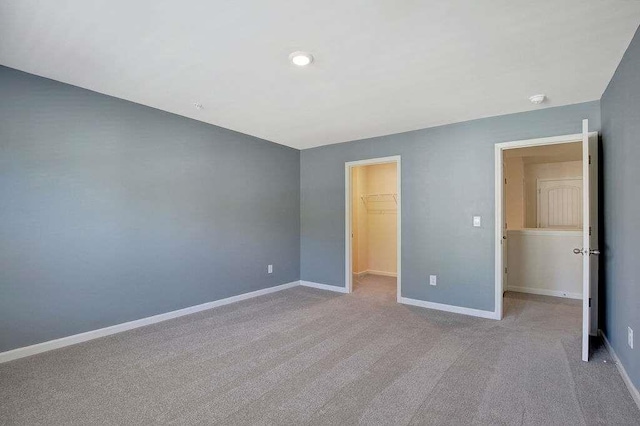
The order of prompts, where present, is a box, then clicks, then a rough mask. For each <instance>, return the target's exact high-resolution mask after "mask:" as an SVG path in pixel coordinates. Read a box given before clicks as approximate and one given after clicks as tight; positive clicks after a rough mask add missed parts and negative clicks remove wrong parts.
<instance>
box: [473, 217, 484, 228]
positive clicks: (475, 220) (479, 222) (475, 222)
mask: <svg viewBox="0 0 640 426" xmlns="http://www.w3.org/2000/svg"><path fill="white" fill-rule="evenodd" d="M481 226H482V218H481V217H480V216H474V217H473V227H474V228H480V227H481Z"/></svg>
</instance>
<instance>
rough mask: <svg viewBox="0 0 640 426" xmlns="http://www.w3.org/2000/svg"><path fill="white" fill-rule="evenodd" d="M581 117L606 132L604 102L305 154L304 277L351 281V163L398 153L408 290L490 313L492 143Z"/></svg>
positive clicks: (541, 133)
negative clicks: (433, 279) (347, 197)
mask: <svg viewBox="0 0 640 426" xmlns="http://www.w3.org/2000/svg"><path fill="white" fill-rule="evenodd" d="M523 102H526V99H525V100H524V101H523ZM583 118H588V119H589V120H590V126H591V130H600V104H599V102H598V101H594V102H589V103H584V104H577V105H571V106H566V107H559V108H548V109H542V110H538V111H533V112H527V113H519V114H512V115H505V116H500V117H493V118H487V119H481V120H474V121H469V122H464V123H458V124H452V125H448V126H442V127H434V128H429V129H425V130H419V131H414V132H408V133H402V134H396V135H391V136H385V137H378V138H373V139H367V140H361V141H354V142H349V143H343V144H336V145H330V146H324V147H319V148H313V149H308V150H303V151H302V153H301V156H300V162H301V165H300V174H301V226H302V228H301V255H300V259H301V279H302V280H307V281H314V282H318V283H323V284H329V285H334V286H342V287H343V286H344V285H345V283H344V253H345V243H344V209H345V205H344V163H345V162H346V161H354V160H362V159H366V158H374V157H383V156H388V155H396V154H397V155H401V156H402V203H403V204H402V296H404V297H409V298H414V299H420V300H426V301H431V302H437V303H445V304H450V305H457V306H464V307H469V308H475V309H482V310H488V311H493V310H494V295H495V290H494V288H495V285H494V144H495V143H497V142H505V141H512V140H519V139H529V138H538V137H545V136H557V135H563V134H571V133H580V132H581V125H582V119H583ZM473 215H481V216H482V228H473V227H472V216H473ZM430 274H436V275H438V285H437V286H436V287H432V286H429V285H428V276H429V275H430Z"/></svg>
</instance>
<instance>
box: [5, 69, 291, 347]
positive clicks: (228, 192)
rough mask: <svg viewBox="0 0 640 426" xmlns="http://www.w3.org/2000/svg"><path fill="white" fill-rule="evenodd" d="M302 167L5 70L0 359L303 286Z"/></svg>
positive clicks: (275, 150)
mask: <svg viewBox="0 0 640 426" xmlns="http://www.w3.org/2000/svg"><path fill="white" fill-rule="evenodd" d="M299 158H300V154H299V151H297V150H295V149H291V148H287V147H284V146H280V145H276V144H273V143H270V142H267V141H264V140H259V139H256V138H253V137H250V136H246V135H242V134H239V133H235V132H232V131H229V130H225V129H222V128H218V127H215V126H211V125H208V124H204V123H201V122H197V121H194V120H190V119H187V118H183V117H179V116H176V115H172V114H169V113H165V112H162V111H158V110H155V109H152V108H148V107H144V106H141V105H138V104H134V103H130V102H126V101H123V100H120V99H116V98H112V97H109V96H104V95H100V94H97V93H94V92H91V91H88V90H83V89H80V88H77V87H73V86H69V85H65V84H62V83H59V82H55V81H51V80H47V79H44V78H40V77H36V76H33V75H29V74H25V73H22V72H19V71H15V70H12V69H9V68H5V67H0V203H1V205H0V351H6V350H9V349H13V348H16V347H21V346H25V345H30V344H34V343H38V342H42V341H46V340H50V339H55V338H58V337H63V336H67V335H71V334H75V333H80V332H84V331H87V330H93V329H97V328H100V327H105V326H109V325H113V324H117V323H122V322H125V321H130V320H135V319H139V318H143V317H147V316H150V315H154V314H159V313H164V312H168V311H171V310H175V309H180V308H184V307H187V306H192V305H197V304H200V303H204V302H209V301H212V300H217V299H222V298H225V297H229V296H233V295H237V294H241V293H246V292H249V291H253V290H258V289H264V288H267V287H272V286H275V285H278V284H283V283H287V282H291V281H296V280H298V279H299V247H300V233H299V231H300V187H299V176H300V161H299ZM269 263H271V264H273V265H274V273H273V274H272V275H267V274H266V265H267V264H269Z"/></svg>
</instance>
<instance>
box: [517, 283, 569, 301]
mask: <svg viewBox="0 0 640 426" xmlns="http://www.w3.org/2000/svg"><path fill="white" fill-rule="evenodd" d="M507 291H515V292H518V293H529V294H539V295H542V296H554V297H565V298H567V299H579V300H582V294H581V293H570V292H568V291H561V290H546V289H543V288H534V287H515V286H508V287H507Z"/></svg>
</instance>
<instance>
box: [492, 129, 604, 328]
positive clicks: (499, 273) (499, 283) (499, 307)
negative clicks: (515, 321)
mask: <svg viewBox="0 0 640 426" xmlns="http://www.w3.org/2000/svg"><path fill="white" fill-rule="evenodd" d="M589 135H597V132H591V133H589ZM580 141H582V133H575V134H571V135H564V136H552V137H548V138H538V139H526V140H519V141H511V142H499V143H496V144H495V148H494V149H495V152H494V159H495V161H494V167H495V182H494V184H495V222H494V226H495V236H494V245H495V254H494V257H495V268H494V275H495V302H494V303H495V308H494V309H495V310H494V313H495V316H496V318H498V319H502V314H503V300H502V299H503V297H502V294H503V292H504V288H505V287H504V283H503V279H504V275H503V268H504V266H503V259H502V230H503V227H502V224H503V223H504V217H503V214H504V212H503V210H502V208H503V206H502V204H503V192H504V188H503V185H502V182H503V179H504V175H503V164H502V151H504V150H506V149H513V148H526V147H530V146H540V145H556V144H561V143H571V142H580Z"/></svg>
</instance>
